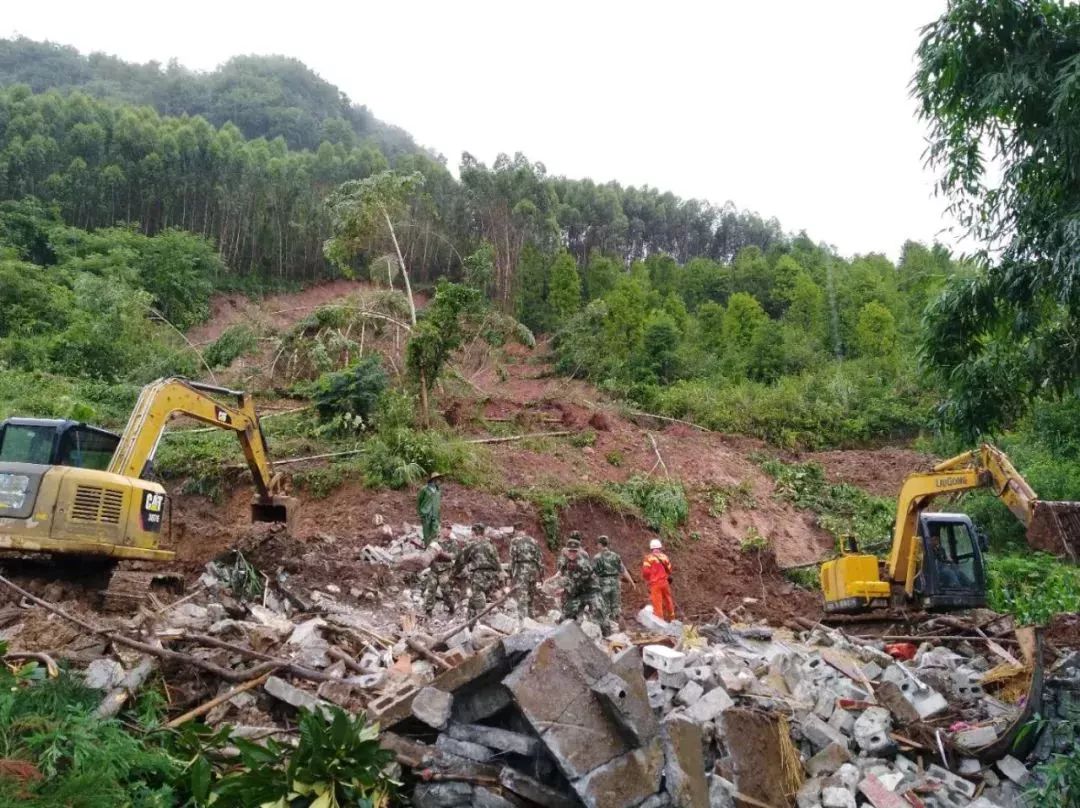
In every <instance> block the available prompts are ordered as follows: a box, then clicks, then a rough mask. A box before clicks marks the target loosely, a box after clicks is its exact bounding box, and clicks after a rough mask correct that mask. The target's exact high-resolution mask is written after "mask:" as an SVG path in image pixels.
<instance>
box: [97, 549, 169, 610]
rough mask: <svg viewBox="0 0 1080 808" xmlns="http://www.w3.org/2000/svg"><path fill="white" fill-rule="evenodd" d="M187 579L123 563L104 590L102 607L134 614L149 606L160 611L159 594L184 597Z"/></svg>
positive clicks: (167, 572)
mask: <svg viewBox="0 0 1080 808" xmlns="http://www.w3.org/2000/svg"><path fill="white" fill-rule="evenodd" d="M183 591H184V576H183V575H181V574H180V573H179V572H173V571H170V570H165V569H160V568H159V569H153V567H152V566H150V565H146V564H145V563H144V562H139V561H125V562H121V563H119V564H118V565H117V566H116V567H115V569H113V572H112V575H110V576H109V582H108V584H107V585H106V587H105V589H104V590H102V592H101V595H102V598H103V600H102V607H103V609H104V610H105V611H107V612H134V611H136V610H137V609H138V608H139V606H141V605H143V604H146V605H149V606H151V607H154V608H160V607H161V605H162V604H161V603H160V601H158V598H157V595H158V593H162V594H164V593H166V592H168V593H170V594H172V595H180V594H183Z"/></svg>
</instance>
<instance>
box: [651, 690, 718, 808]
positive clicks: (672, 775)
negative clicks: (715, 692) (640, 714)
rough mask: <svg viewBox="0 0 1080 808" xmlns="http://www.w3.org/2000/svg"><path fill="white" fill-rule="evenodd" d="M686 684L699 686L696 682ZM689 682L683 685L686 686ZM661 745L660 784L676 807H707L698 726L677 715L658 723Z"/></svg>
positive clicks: (707, 792) (703, 764) (702, 754)
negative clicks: (662, 773)
mask: <svg viewBox="0 0 1080 808" xmlns="http://www.w3.org/2000/svg"><path fill="white" fill-rule="evenodd" d="M690 685H695V686H697V687H699V688H700V687H701V686H700V685H698V684H697V683H696V682H691V683H690ZM690 685H687V687H689V686H690ZM661 738H662V739H663V746H664V761H665V762H664V788H665V790H666V791H667V793H668V794H670V795H671V800H672V802H673V803H674V804H675V805H678V806H680V808H709V788H708V785H707V783H706V781H705V756H704V752H703V750H704V744H703V743H702V738H701V727H700V726H698V725H697V724H695V723H694V722H693V721H690V720H688V719H685V718H682V717H680V716H677V715H671V716H668V717H667V718H666V719H665V720H664V722H663V724H662V727H661Z"/></svg>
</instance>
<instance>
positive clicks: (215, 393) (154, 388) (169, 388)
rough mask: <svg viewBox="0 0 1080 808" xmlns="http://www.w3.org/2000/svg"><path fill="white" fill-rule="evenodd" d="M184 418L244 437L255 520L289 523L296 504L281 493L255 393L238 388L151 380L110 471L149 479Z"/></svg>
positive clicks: (130, 421) (241, 441)
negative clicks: (170, 429)
mask: <svg viewBox="0 0 1080 808" xmlns="http://www.w3.org/2000/svg"><path fill="white" fill-rule="evenodd" d="M219 399H229V400H232V401H233V402H235V403H234V404H231V405H230V404H223V403H222V402H221V401H220V400H219ZM181 415H183V416H187V417H189V418H194V419H195V420H197V421H201V422H203V423H205V424H208V425H210V426H214V427H218V428H219V429H225V430H230V431H232V432H234V433H235V434H236V436H237V438H239V440H240V446H241V448H242V449H243V451H244V457H245V459H246V460H247V464H248V468H249V469H250V470H251V477H252V480H253V481H254V483H255V490H256V497H255V500H254V501H253V503H252V519H253V520H254V521H258V522H286V523H287V522H289V521H290V517H291V516H292V513H291V511H292V510H293V507H292V505H293V503H292V500H291V499H290V498H288V497H284V496H281V495H280V491H279V488H280V476H278V475H275V474H274V472H273V468H272V466H271V463H270V457H269V452H268V451H267V447H266V438H265V437H264V436H263V433H262V429H261V427H260V426H259V418H258V416H257V415H256V413H255V405H254V403H253V402H252V399H251V396H250V395H248V394H247V393H244V392H242V391H239V390H229V389H227V388H224V387H215V386H213V385H209V384H202V383H201V382H194V381H189V380H187V379H176V378H171V379H158V380H157V381H156V382H151V383H150V384H148V385H147V386H146V387H144V388H143V390H142V392H141V393H140V395H139V400H138V402H136V404H135V409H133V410H132V412H131V417H130V418H128V422H127V426H126V427H124V431H123V433H122V434H121V436H120V443H119V444H118V445H117V447H116V452H115V453H114V454H113V457H112V461H111V462H110V464H109V468H108V470H109V471H110V472H112V473H114V474H121V475H124V476H126V477H135V478H143V477H144V476H145V475H147V474H148V473H149V471H150V468H151V464H152V462H153V459H154V455H155V454H156V453H157V447H158V443H159V442H160V441H161V435H162V433H163V432H164V430H165V425H166V424H167V423H168V422H169V421H170V420H171V419H172V418H175V417H176V416H181Z"/></svg>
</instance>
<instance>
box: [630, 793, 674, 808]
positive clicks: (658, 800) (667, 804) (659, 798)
mask: <svg viewBox="0 0 1080 808" xmlns="http://www.w3.org/2000/svg"><path fill="white" fill-rule="evenodd" d="M673 805H674V803H672V801H671V797H669V796H668V795H667V794H666V793H660V794H653V795H652V796H651V797H649V798H648V799H647V800H645V802H643V803H641V804H640V805H638V806H637V808H672V806H673Z"/></svg>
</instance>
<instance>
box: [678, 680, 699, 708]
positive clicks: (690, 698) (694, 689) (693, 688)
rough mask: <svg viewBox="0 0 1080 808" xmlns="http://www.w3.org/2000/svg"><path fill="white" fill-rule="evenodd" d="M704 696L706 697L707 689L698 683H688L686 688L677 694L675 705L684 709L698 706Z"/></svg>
mask: <svg viewBox="0 0 1080 808" xmlns="http://www.w3.org/2000/svg"><path fill="white" fill-rule="evenodd" d="M703 695H705V688H703V687H702V686H701V685H699V684H698V683H697V682H693V681H691V682H687V683H686V686H685V687H683V689H682V690H680V691H679V692H678V693H676V694H675V703H676V704H681V705H682V706H683V707H689V706H690V705H692V704H696V703H697V701H698V699H700V698H701V697H702V696H703Z"/></svg>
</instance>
